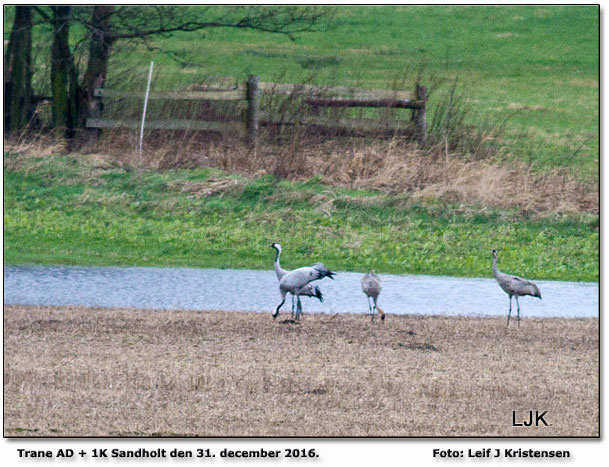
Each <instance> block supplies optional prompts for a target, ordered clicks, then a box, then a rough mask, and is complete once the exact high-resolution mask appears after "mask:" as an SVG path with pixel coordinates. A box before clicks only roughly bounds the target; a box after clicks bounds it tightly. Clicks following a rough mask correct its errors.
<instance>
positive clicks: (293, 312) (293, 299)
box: [292, 295, 294, 319]
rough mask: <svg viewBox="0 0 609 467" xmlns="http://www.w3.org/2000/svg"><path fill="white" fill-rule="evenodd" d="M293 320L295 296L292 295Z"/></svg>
mask: <svg viewBox="0 0 609 467" xmlns="http://www.w3.org/2000/svg"><path fill="white" fill-rule="evenodd" d="M292 319H294V295H292Z"/></svg>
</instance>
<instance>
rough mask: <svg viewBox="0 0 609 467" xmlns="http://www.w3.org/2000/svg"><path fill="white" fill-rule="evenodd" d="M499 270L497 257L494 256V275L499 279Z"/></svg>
mask: <svg viewBox="0 0 609 467" xmlns="http://www.w3.org/2000/svg"><path fill="white" fill-rule="evenodd" d="M499 272H500V271H499V268H498V267H497V257H496V256H493V275H494V276H495V277H497V276H498V275H499Z"/></svg>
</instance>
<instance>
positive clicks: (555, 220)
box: [4, 155, 599, 281]
mask: <svg viewBox="0 0 609 467" xmlns="http://www.w3.org/2000/svg"><path fill="white" fill-rule="evenodd" d="M12 157H14V156H10V155H5V160H6V159H7V158H9V163H10V162H11V161H10V158H12ZM83 159H84V158H83V157H81V156H78V155H72V156H46V157H40V158H30V159H27V160H26V161H25V162H23V163H22V164H24V165H22V166H21V167H20V168H17V169H15V168H11V169H10V170H5V178H4V188H5V190H4V191H5V193H4V194H5V198H4V209H5V211H4V235H5V236H4V240H5V243H4V245H5V246H4V254H5V262H6V263H8V264H20V263H38V264H77V265H99V266H102V265H124V266H133V265H138V266H169V267H170V266H192V267H217V268H256V269H266V268H270V267H271V266H272V261H273V252H272V250H271V249H270V248H269V245H270V244H271V243H272V242H276V241H278V242H281V243H282V244H283V246H284V249H285V252H286V254H285V259H284V262H285V265H284V266H285V267H287V268H294V267H297V266H300V265H302V264H308V263H312V262H316V261H319V260H320V259H323V261H324V263H325V264H326V265H327V266H328V267H329V268H331V269H336V270H343V271H344V270H351V271H363V270H368V269H372V268H374V269H376V270H378V271H383V272H386V273H402V274H413V273H423V274H440V275H456V276H478V277H479V276H482V277H484V276H489V275H490V270H491V268H490V265H491V256H490V251H491V249H492V248H498V249H499V251H500V255H501V264H502V267H503V268H504V269H505V270H506V271H510V270H511V271H514V272H516V271H517V272H518V273H519V274H522V275H524V276H527V277H531V278H538V279H541V278H543V279H556V280H573V281H596V280H598V266H599V263H598V259H599V258H598V241H599V239H598V218H597V217H596V216H594V215H592V214H588V215H580V216H576V215H572V216H565V215H558V216H550V217H546V218H537V219H534V218H527V217H526V216H522V215H520V214H518V213H512V214H510V212H509V211H505V210H503V211H502V210H498V209H478V210H473V211H471V212H469V213H468V212H465V213H464V212H462V209H460V205H459V204H458V203H457V204H452V205H451V204H438V203H437V202H432V203H425V202H424V201H421V202H417V201H414V200H412V199H410V198H404V197H399V196H397V197H396V196H391V195H386V194H383V193H382V192H378V191H374V190H350V189H346V188H340V187H336V186H331V185H327V184H324V183H322V181H321V180H320V179H319V178H315V177H314V178H312V179H311V180H309V181H308V182H297V181H288V180H284V181H281V180H279V179H276V178H274V177H272V176H270V175H264V176H260V177H243V176H238V175H231V174H228V173H224V172H222V171H220V170H218V169H210V168H200V169H196V170H169V171H163V172H156V171H144V172H139V173H136V172H135V171H133V170H125V169H122V168H118V167H113V166H112V164H111V163H108V162H107V161H103V160H102V162H101V163H100V161H99V160H97V162H96V164H97V165H96V164H89V163H86V162H84V161H83Z"/></svg>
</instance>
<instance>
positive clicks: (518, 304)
mask: <svg viewBox="0 0 609 467" xmlns="http://www.w3.org/2000/svg"><path fill="white" fill-rule="evenodd" d="M516 306H517V307H518V327H520V302H519V301H518V295H516Z"/></svg>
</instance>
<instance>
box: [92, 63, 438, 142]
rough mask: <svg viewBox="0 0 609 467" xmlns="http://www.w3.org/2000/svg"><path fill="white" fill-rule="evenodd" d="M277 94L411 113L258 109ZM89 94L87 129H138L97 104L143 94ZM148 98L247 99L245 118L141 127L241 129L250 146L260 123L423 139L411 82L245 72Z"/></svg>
mask: <svg viewBox="0 0 609 467" xmlns="http://www.w3.org/2000/svg"><path fill="white" fill-rule="evenodd" d="M268 94H271V95H273V94H275V95H277V94H279V95H289V96H301V97H303V98H304V103H305V104H306V105H307V106H309V107H310V108H312V109H313V110H316V109H319V108H320V107H342V108H352V107H376V108H403V109H411V110H412V111H413V114H412V118H411V121H410V122H408V121H406V120H395V121H392V122H384V121H381V120H375V119H370V118H368V119H365V118H342V119H335V120H332V121H328V119H324V118H322V117H319V116H315V115H313V116H308V115H306V116H305V115H303V116H293V117H290V118H285V117H282V116H279V115H273V114H271V113H269V112H263V111H262V109H261V96H262V95H268ZM94 96H95V98H96V99H98V103H97V105H95V106H92V108H97V109H99V110H98V112H97V114H96V115H92V116H91V117H90V118H88V119H87V127H89V128H98V129H100V128H139V126H140V123H139V121H138V120H137V119H111V118H102V116H101V108H102V105H101V102H102V99H103V98H135V99H143V98H144V92H131V91H119V90H113V89H102V88H100V89H96V90H95V92H94ZM149 99H157V100H161V99H162V100H201V101H247V109H246V112H245V120H244V121H242V122H239V121H234V122H218V121H206V120H185V119H171V120H156V121H155V120H153V121H149V122H147V123H146V128H147V129H163V130H208V131H219V132H235V131H236V132H239V133H244V134H245V135H246V137H247V140H248V142H249V143H250V144H256V141H257V140H258V136H259V128H260V126H261V125H262V126H267V125H304V126H307V125H313V126H318V127H323V128H326V129H330V130H363V131H384V132H387V131H406V130H408V128H409V127H412V126H414V128H415V135H416V138H417V139H418V140H419V141H425V139H426V136H427V135H426V131H427V127H426V116H425V111H426V105H427V90H426V88H425V87H424V86H420V85H417V87H416V90H415V92H414V93H411V92H408V91H389V90H379V89H362V88H348V87H343V86H327V87H323V86H313V85H309V84H284V83H267V82H260V80H259V77H258V76H255V75H251V76H250V77H249V79H248V81H247V82H246V83H235V84H234V85H230V84H227V83H211V84H207V85H191V86H190V87H189V89H187V90H185V91H179V92H151V93H150V95H149Z"/></svg>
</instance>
